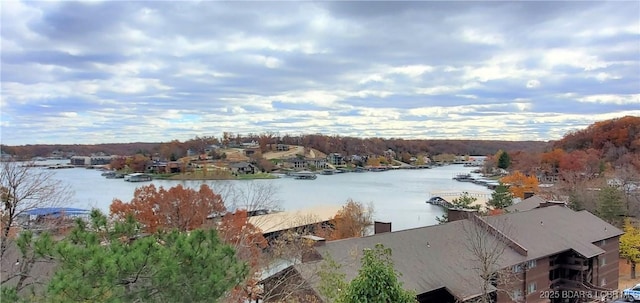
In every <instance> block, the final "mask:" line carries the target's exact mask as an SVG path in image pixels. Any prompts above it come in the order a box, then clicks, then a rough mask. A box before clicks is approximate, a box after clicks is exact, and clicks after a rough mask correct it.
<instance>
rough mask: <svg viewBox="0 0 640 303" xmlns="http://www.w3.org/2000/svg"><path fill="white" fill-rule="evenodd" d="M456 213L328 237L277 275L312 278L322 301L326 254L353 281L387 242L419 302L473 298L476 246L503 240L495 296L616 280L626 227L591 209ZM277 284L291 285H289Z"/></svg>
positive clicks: (589, 288)
mask: <svg viewBox="0 0 640 303" xmlns="http://www.w3.org/2000/svg"><path fill="white" fill-rule="evenodd" d="M458 217H459V218H460V220H457V221H453V222H449V223H446V224H441V225H434V226H428V227H422V228H415V229H409V230H403V231H398V232H390V233H382V234H377V235H373V236H368V237H363V238H353V239H345V240H339V241H329V242H322V243H320V244H319V245H318V246H317V247H315V250H316V251H317V253H316V254H315V256H317V259H316V260H307V261H306V262H303V263H301V264H297V265H292V266H289V267H287V268H286V269H284V270H282V271H281V272H279V273H278V274H276V275H274V276H283V275H289V276H292V277H296V279H297V280H298V281H297V282H300V281H302V282H304V283H306V287H297V288H296V291H297V292H299V295H302V296H309V295H312V296H315V297H316V298H317V299H318V300H320V301H322V297H321V296H320V293H319V279H318V276H317V269H318V268H319V264H321V262H322V260H321V256H324V255H326V254H328V255H330V256H331V257H332V259H333V260H335V261H336V262H338V263H339V264H340V265H341V269H340V270H341V271H342V272H343V273H344V274H345V275H346V279H347V280H351V279H353V278H354V277H355V276H356V275H357V273H358V270H359V268H360V260H359V259H360V257H361V256H362V250H363V249H365V248H373V247H374V246H375V245H376V244H378V243H381V244H383V245H384V246H385V247H387V248H390V249H391V250H392V260H393V262H394V267H395V269H396V270H397V271H398V272H399V273H400V276H399V280H400V281H401V282H402V283H403V286H404V287H405V288H407V289H412V290H414V291H415V292H416V293H417V298H416V299H417V301H418V302H439V303H447V302H451V303H453V302H472V301H473V300H474V299H477V298H478V297H479V296H481V295H483V291H482V289H483V287H482V285H483V280H482V279H481V278H480V277H481V273H480V272H479V271H478V270H476V269H477V268H480V267H481V265H480V264H479V262H480V260H481V259H482V257H483V256H484V255H480V256H479V255H478V254H476V253H474V252H473V249H471V247H473V246H477V245H489V246H492V247H500V246H502V247H504V248H503V251H502V252H501V253H500V255H499V258H497V262H496V263H495V265H494V266H493V267H494V268H495V269H496V270H495V272H496V273H498V274H497V275H495V276H494V277H495V279H492V280H491V283H490V284H491V285H490V287H489V289H488V293H489V294H490V296H491V298H492V301H493V302H560V301H559V300H556V299H550V298H548V296H545V294H546V293H549V292H550V291H556V292H558V293H560V292H561V291H582V293H583V294H586V293H589V294H593V295H596V294H598V293H600V294H601V293H602V291H604V290H613V289H617V287H618V251H619V236H620V235H621V234H622V231H621V230H619V229H618V228H616V227H614V226H612V225H610V224H608V223H606V222H604V221H603V220H601V219H599V218H598V217H596V216H594V215H593V214H591V213H589V212H587V211H580V212H576V211H573V210H571V209H569V208H566V207H561V206H549V207H542V208H534V209H531V210H529V211H522V212H516V213H509V214H505V215H499V216H491V217H479V216H477V215H475V214H473V213H472V212H467V213H466V215H465V216H458ZM479 234H480V235H482V236H481V237H476V236H477V235H479ZM474 238H475V239H483V242H479V241H476V240H474ZM474 241H475V242H474ZM482 243H485V244H482ZM487 249H489V248H487ZM272 280H273V278H272V279H267V280H265V281H263V282H264V283H263V284H264V285H265V291H270V289H269V287H272V286H273V284H270V283H271V281H272ZM297 285H300V284H299V283H298V284H297ZM278 287H279V288H280V289H279V290H278V291H282V292H286V291H288V289H287V287H286V286H283V285H279V286H278ZM289 295H293V296H297V295H298V294H291V293H289Z"/></svg>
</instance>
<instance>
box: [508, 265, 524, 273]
mask: <svg viewBox="0 0 640 303" xmlns="http://www.w3.org/2000/svg"><path fill="white" fill-rule="evenodd" d="M511 271H513V272H514V273H519V272H522V264H518V265H514V266H513V267H512V268H511Z"/></svg>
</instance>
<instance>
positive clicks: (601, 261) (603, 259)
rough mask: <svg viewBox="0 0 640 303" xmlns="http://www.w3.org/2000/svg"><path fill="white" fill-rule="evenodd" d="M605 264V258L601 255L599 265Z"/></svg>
mask: <svg viewBox="0 0 640 303" xmlns="http://www.w3.org/2000/svg"><path fill="white" fill-rule="evenodd" d="M605 265H607V258H605V257H604V256H602V258H600V266H605Z"/></svg>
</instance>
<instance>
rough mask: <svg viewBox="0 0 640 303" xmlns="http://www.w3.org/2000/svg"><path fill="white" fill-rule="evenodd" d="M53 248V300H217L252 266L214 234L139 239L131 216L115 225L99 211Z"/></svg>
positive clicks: (171, 233) (50, 293) (50, 297)
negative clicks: (54, 267)
mask: <svg viewBox="0 0 640 303" xmlns="http://www.w3.org/2000/svg"><path fill="white" fill-rule="evenodd" d="M76 224H77V226H76V228H75V229H74V230H73V231H72V232H71V234H70V235H69V236H68V237H67V238H66V239H65V240H63V241H61V242H59V244H57V245H56V246H55V248H54V254H53V256H54V257H55V259H56V260H58V262H59V267H58V269H57V270H56V272H55V274H54V276H53V278H52V279H51V281H50V283H49V285H48V300H49V301H51V302H98V301H99V302H212V301H213V302H215V301H216V300H217V299H218V298H220V297H222V296H223V295H225V293H227V292H228V291H229V290H230V289H231V288H233V287H234V286H236V285H238V284H239V283H240V282H241V281H243V279H244V278H245V276H246V273H247V265H246V264H244V263H242V262H239V261H238V259H237V258H236V256H235V251H234V250H233V248H231V247H230V246H228V245H224V244H223V243H222V242H221V241H220V239H219V238H218V235H217V233H216V231H215V230H213V229H212V230H207V231H204V230H193V231H191V232H189V233H181V232H178V231H175V230H174V231H169V232H166V233H162V234H152V235H140V234H139V233H138V231H139V224H138V223H137V222H135V221H134V220H133V217H131V216H129V217H128V219H127V220H126V221H124V222H117V223H115V225H111V224H110V223H108V221H107V218H106V216H104V215H103V214H102V213H100V212H99V211H97V210H94V211H93V212H92V213H91V222H90V223H85V222H83V221H81V220H78V221H77V222H76Z"/></svg>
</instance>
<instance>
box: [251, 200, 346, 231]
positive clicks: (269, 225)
mask: <svg viewBox="0 0 640 303" xmlns="http://www.w3.org/2000/svg"><path fill="white" fill-rule="evenodd" d="M341 208H342V206H339V205H325V206H318V207H313V208H307V209H301V210H291V211H283V212H276V213H271V214H267V215H260V216H253V217H249V223H251V224H253V225H254V226H256V227H258V228H260V229H261V230H262V233H264V234H268V233H272V232H277V231H283V230H287V229H292V228H296V227H302V226H306V225H311V224H317V223H322V222H325V221H328V220H331V219H333V217H334V216H335V215H336V213H338V211H339V210H340V209H341Z"/></svg>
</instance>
